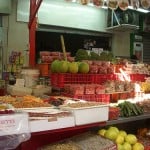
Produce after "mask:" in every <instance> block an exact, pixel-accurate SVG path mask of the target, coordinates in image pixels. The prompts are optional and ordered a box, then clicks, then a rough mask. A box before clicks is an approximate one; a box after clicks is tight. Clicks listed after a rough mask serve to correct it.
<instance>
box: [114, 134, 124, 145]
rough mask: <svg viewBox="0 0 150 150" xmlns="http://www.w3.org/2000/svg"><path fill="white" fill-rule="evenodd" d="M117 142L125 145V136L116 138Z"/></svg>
mask: <svg viewBox="0 0 150 150" xmlns="http://www.w3.org/2000/svg"><path fill="white" fill-rule="evenodd" d="M115 142H116V143H117V144H123V143H124V136H122V135H118V136H117V138H116V140H115Z"/></svg>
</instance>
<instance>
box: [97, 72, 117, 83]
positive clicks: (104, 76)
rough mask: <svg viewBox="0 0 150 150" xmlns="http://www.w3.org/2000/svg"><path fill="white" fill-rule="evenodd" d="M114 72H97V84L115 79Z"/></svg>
mask: <svg viewBox="0 0 150 150" xmlns="http://www.w3.org/2000/svg"><path fill="white" fill-rule="evenodd" d="M114 79H115V75H114V74H95V83H96V84H103V83H104V82H106V81H108V80H114Z"/></svg>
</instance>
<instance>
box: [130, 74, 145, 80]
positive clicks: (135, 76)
mask: <svg viewBox="0 0 150 150" xmlns="http://www.w3.org/2000/svg"><path fill="white" fill-rule="evenodd" d="M145 77H146V75H145V74H130V79H131V81H133V82H137V81H139V82H144V81H145Z"/></svg>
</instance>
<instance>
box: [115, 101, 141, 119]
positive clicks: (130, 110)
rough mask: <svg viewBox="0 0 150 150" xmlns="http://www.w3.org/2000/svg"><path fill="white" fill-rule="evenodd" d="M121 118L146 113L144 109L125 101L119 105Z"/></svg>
mask: <svg viewBox="0 0 150 150" xmlns="http://www.w3.org/2000/svg"><path fill="white" fill-rule="evenodd" d="M118 107H119V108H120V116H121V117H130V116H138V115H141V114H143V113H144V111H143V108H142V107H140V106H139V105H137V104H135V103H131V102H130V101H124V102H122V103H119V104H118Z"/></svg>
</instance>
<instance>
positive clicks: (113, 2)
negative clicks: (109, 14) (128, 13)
mask: <svg viewBox="0 0 150 150" xmlns="http://www.w3.org/2000/svg"><path fill="white" fill-rule="evenodd" d="M107 6H108V8H110V9H112V10H115V9H117V8H118V0H108V1H107Z"/></svg>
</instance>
